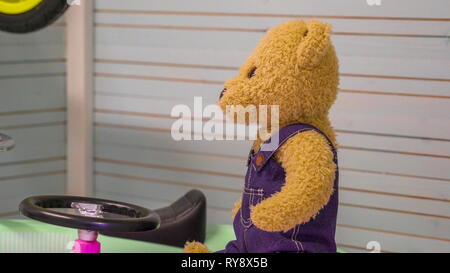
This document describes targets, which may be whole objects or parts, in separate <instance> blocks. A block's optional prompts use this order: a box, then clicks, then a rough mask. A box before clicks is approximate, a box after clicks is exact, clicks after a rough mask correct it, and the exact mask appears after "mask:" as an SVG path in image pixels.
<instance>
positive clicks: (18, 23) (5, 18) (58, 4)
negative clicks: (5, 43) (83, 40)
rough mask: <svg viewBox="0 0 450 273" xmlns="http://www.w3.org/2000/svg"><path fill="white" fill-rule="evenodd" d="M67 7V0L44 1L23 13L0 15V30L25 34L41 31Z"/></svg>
mask: <svg viewBox="0 0 450 273" xmlns="http://www.w3.org/2000/svg"><path fill="white" fill-rule="evenodd" d="M68 7H69V5H68V4H67V0H44V1H42V2H41V3H40V4H39V5H37V6H36V7H35V8H33V9H31V10H29V11H27V12H25V13H21V14H14V15H12V14H4V13H0V30H2V31H6V32H12V33H27V32H32V31H35V30H38V29H41V28H43V27H46V26H48V25H50V24H51V23H53V22H54V21H55V20H56V19H58V18H59V17H60V16H61V15H62V14H63V13H64V12H65V11H66V10H67V8H68Z"/></svg>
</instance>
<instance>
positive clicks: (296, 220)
mask: <svg viewBox="0 0 450 273" xmlns="http://www.w3.org/2000/svg"><path fill="white" fill-rule="evenodd" d="M276 158H277V159H278V161H279V162H281V165H282V166H283V168H284V169H285V172H286V182H285V185H284V186H283V187H282V189H281V191H280V192H278V193H276V194H274V195H273V196H271V197H269V198H267V199H266V200H264V201H262V202H261V203H260V204H258V205H256V206H255V207H253V208H252V211H251V219H252V221H253V223H254V224H255V225H256V226H257V227H258V228H260V229H262V230H266V231H287V230H290V229H292V228H294V227H295V226H296V225H298V224H301V223H305V222H308V221H309V220H310V219H311V217H313V216H315V215H316V214H317V212H319V210H320V209H321V208H322V207H323V206H325V205H326V204H327V203H328V200H329V198H330V196H331V194H332V193H333V182H334V177H335V170H336V164H335V163H334V162H333V152H332V151H331V149H330V146H329V144H328V143H327V141H326V140H325V138H324V137H323V136H322V135H320V134H318V133H317V132H314V131H308V132H304V133H299V134H297V135H295V136H294V137H292V138H291V139H289V140H288V141H287V142H286V143H285V144H284V145H283V146H282V147H280V150H279V151H278V152H277V154H276Z"/></svg>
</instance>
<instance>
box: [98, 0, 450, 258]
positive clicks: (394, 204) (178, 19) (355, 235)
mask: <svg viewBox="0 0 450 273" xmlns="http://www.w3.org/2000/svg"><path fill="white" fill-rule="evenodd" d="M125 2H126V3H125ZM449 10H450V2H449V1H447V0H433V1H419V0H414V1H410V0H396V1H387V0H383V1H382V5H381V6H379V7H371V6H369V5H367V3H366V1H364V0H342V1H332V0H327V1H317V0H316V1H313V0H283V1H281V0H280V1H270V0H246V1H240V0H229V1H211V0H189V1H175V0H160V1H157V0H152V1H145V0H128V1H123V0H97V1H96V14H95V21H96V28H95V36H96V44H95V49H96V56H95V73H96V77H95V92H96V97H95V98H96V103H95V113H96V114H95V144H96V149H95V172H96V176H95V177H96V183H95V190H96V193H97V195H99V196H102V197H108V198H115V199H119V200H127V201H132V202H136V203H140V204H143V205H146V206H149V207H153V208H155V207H159V206H163V205H166V204H168V203H169V202H171V201H173V200H174V199H176V198H177V197H178V196H181V195H182V194H183V193H185V192H186V191H187V190H189V189H190V188H199V189H201V190H203V191H204V192H205V193H206V195H207V197H208V202H209V203H208V205H209V210H208V212H209V214H208V217H209V222H210V223H227V224H229V223H230V222H231V220H230V212H229V210H230V209H231V207H232V204H233V203H234V202H235V200H236V199H238V198H239V196H240V189H241V188H242V185H243V176H244V173H245V161H246V156H247V153H248V149H249V147H250V143H247V142H217V141H216V142H207V141H194V142H175V141H173V140H172V139H171V137H170V126H171V124H172V122H173V120H172V119H171V118H170V117H169V114H170V110H171V108H172V106H173V105H175V104H179V103H183V104H192V102H193V97H194V96H202V97H203V98H204V101H205V104H209V103H213V102H215V101H216V99H217V96H218V94H219V92H220V90H221V89H222V83H223V81H225V80H226V79H228V78H229V77H232V76H233V75H235V73H236V69H237V67H238V66H239V65H240V64H241V63H242V62H243V61H244V60H245V58H246V57H247V55H248V53H249V52H250V51H251V50H252V48H253V47H254V46H255V45H256V44H257V42H258V40H259V39H260V37H261V36H262V35H263V33H264V31H265V30H266V29H267V28H269V27H271V26H273V25H276V24H278V23H280V22H282V21H285V20H291V19H294V18H306V19H308V18H312V17H315V18H319V19H321V20H323V21H326V22H329V23H331V24H333V27H334V33H333V37H332V38H333V41H334V43H335V45H336V48H337V52H338V54H339V58H340V62H341V72H342V75H341V86H340V88H341V91H340V94H339V96H338V100H337V102H336V104H335V106H334V107H333V109H332V113H331V118H332V121H333V124H334V126H335V128H336V129H337V132H338V142H339V144H340V145H341V146H340V154H339V156H340V166H341V189H340V194H341V195H340V196H341V200H340V202H341V203H340V211H339V227H338V234H337V240H338V243H339V246H340V247H341V248H344V249H346V250H348V251H366V249H365V248H366V244H367V242H369V241H379V242H380V243H381V247H382V250H383V251H387V252H416V251H417V252H427V251H439V252H444V251H445V252H449V251H450V200H449V197H450V126H449V121H450V39H449V34H450V18H449V15H450V14H449V13H448V11H449Z"/></svg>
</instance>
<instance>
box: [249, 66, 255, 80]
mask: <svg viewBox="0 0 450 273" xmlns="http://www.w3.org/2000/svg"><path fill="white" fill-rule="evenodd" d="M255 73H256V67H253V68H252V69H250V71H248V74H247V77H248V78H249V79H250V78H251V77H253V76H255Z"/></svg>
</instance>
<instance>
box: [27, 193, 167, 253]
mask: <svg viewBox="0 0 450 273" xmlns="http://www.w3.org/2000/svg"><path fill="white" fill-rule="evenodd" d="M19 210H20V212H21V213H22V214H23V215H25V216H27V217H29V218H31V219H34V220H38V221H41V222H45V223H48V224H53V225H58V226H64V227H69V228H77V229H78V236H79V239H78V240H76V241H75V245H74V248H73V250H72V251H73V252H81V253H98V252H100V243H99V242H97V235H98V231H108V232H138V231H149V230H153V229H157V228H158V227H159V225H160V217H159V215H158V214H157V213H155V212H153V211H152V210H149V209H146V208H143V207H140V206H136V205H132V204H128V203H123V202H116V201H111V200H105V199H98V198H90V197H80V196H66V195H55V196H31V197H28V198H26V199H24V200H23V201H22V202H21V203H20V205H19Z"/></svg>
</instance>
